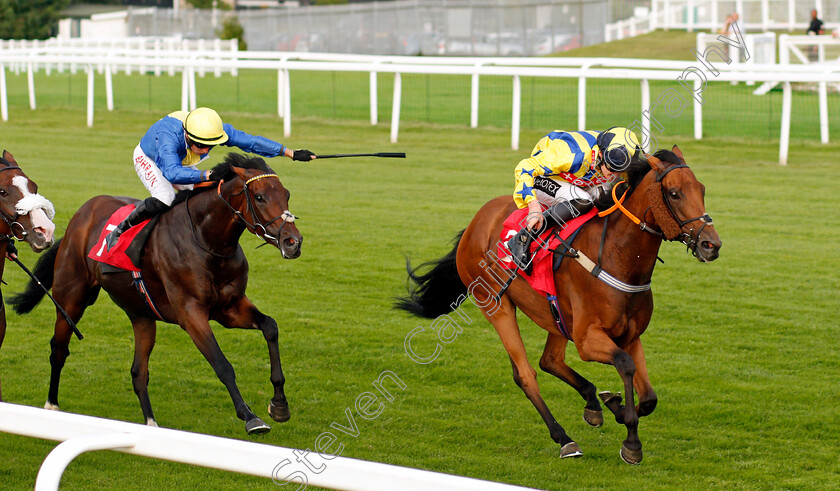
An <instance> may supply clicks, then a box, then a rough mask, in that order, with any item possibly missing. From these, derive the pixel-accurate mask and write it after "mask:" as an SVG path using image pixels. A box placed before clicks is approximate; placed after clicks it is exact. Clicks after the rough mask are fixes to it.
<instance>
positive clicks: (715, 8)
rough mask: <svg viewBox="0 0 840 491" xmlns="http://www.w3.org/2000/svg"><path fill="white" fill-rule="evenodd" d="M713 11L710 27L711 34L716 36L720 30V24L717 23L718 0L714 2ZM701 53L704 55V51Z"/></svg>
mask: <svg viewBox="0 0 840 491" xmlns="http://www.w3.org/2000/svg"><path fill="white" fill-rule="evenodd" d="M711 11H712V12H711V14H710V19H709V25H710V32H711V33H713V34H714V33H716V32H717V29H718V27H717V26H718V23H717V20H718V0H712V8H711ZM701 53H702V51H701Z"/></svg>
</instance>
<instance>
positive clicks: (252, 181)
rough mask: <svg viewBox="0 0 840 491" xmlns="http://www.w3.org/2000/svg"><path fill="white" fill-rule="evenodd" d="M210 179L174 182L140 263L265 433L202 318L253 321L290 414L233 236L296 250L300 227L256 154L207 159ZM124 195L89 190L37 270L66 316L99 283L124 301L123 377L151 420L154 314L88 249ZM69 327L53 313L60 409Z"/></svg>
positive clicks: (284, 412)
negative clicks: (128, 350)
mask: <svg viewBox="0 0 840 491" xmlns="http://www.w3.org/2000/svg"><path fill="white" fill-rule="evenodd" d="M217 176H218V179H219V180H220V181H219V183H218V185H217V186H212V187H208V188H201V189H196V190H193V191H191V192H186V191H182V192H181V193H179V194H178V196H177V197H176V200H175V202H174V203H173V207H172V209H171V210H170V211H168V212H166V213H164V214H163V215H162V216H161V217H160V220H159V222H158V223H157V225H156V226H155V227H154V229H152V231H151V233H150V235H149V238H148V241H147V243H146V246H145V250H144V253H143V256H142V259H141V264H139V265H138V266H139V267H140V268H141V270H142V276H143V279H144V281H145V284H146V289H147V291H148V293H149V295H150V297H151V299H152V300H153V303H154V305H155V306H156V307H157V310H158V312H159V313H160V314H161V316H162V318H163V320H164V321H165V322H168V323H172V324H178V325H180V326H181V328H182V329H184V330H185V331H186V332H187V334H189V335H190V338H192V340H193V342H194V343H195V345H196V347H198V349H199V351H201V354H203V355H204V357H205V358H206V359H207V361H208V362H209V363H210V365H212V367H213V369H214V370H215V371H216V375H218V377H219V379H220V380H221V381H222V383H223V384H224V385H225V387H226V388H227V390H228V392H229V393H230V396H231V398H232V399H233V405H234V407H235V408H236V415H237V416H239V418H240V419H242V420H243V421H245V423H246V424H245V429H246V431H247V432H248V433H265V432H267V431H269V430H270V427H269V426H268V425H266V424H265V422H263V420H261V419H260V418H258V417H257V416H256V415H255V414H254V413H253V412H251V409H250V408H249V407H248V405H247V404H245V401H243V399H242V396H241V395H240V393H239V388H238V387H237V386H236V381H235V377H234V372H233V367H232V366H231V364H230V363H229V362H228V360H227V359H226V358H225V355H224V354H223V353H222V351H221V349H220V348H219V345H218V343H217V342H216V338H215V337H214V336H213V331H212V330H211V329H210V324H209V322H208V320H209V319H213V320H215V321H217V322H218V323H219V324H221V325H222V326H224V327H226V328H239V329H259V330H260V331H262V333H263V336H264V337H265V340H266V342H267V343H268V354H269V360H270V362H271V383H272V384H273V385H274V396H273V397H272V399H271V402H270V404H269V406H268V411H269V414H270V415H271V417H272V418H274V420H276V421H286V420H288V419H289V406H288V403H287V402H286V395H285V394H284V392H283V384H284V383H285V379H284V377H283V371H282V369H281V366H280V354H279V349H278V345H277V334H278V331H277V323H276V322H275V321H274V319H272V318H271V317H268V316H267V315H265V314H263V313H262V312H260V311H259V310H258V309H257V307H255V306H254V304H253V303H251V300H249V299H248V297H247V296H246V295H245V286H246V284H247V282H248V262H247V261H246V259H245V254H244V253H243V252H242V248H241V247H240V246H239V238H240V236H241V235H242V233H243V232H244V231H245V230H248V231H249V232H252V233H254V234H256V235H258V236H259V237H260V238H262V239H264V240H265V241H266V242H267V243H269V244H271V245H273V246H275V247H277V248H278V249H280V251H281V252H282V254H283V257H285V258H296V257H298V256H299V255H300V246H301V240H302V238H301V236H300V233H299V232H298V230H297V227H296V226H295V224H294V215H292V214H291V213H289V191H288V190H286V188H285V187H283V184H282V183H281V182H280V179H279V178H278V177H277V175H276V174H275V173H274V172H273V171H272V170H271V169H270V168H269V167H268V166H267V165H266V164H265V162H264V161H263V160H262V159H260V158H252V159H247V158H246V157H244V156H242V155H236V154H230V155H228V157H227V159H226V160H225V161H224V162H223V163H221V164H219V165H218V166H216V167H215V168H214V169H213V177H217ZM136 202H137V200H134V199H131V198H117V197H112V196H97V197H95V198H93V199H91V200H90V201H88V202H87V203H85V204H84V205H83V206H82V207H81V208H80V209H79V211H78V212H76V214H75V216H73V218H72V219H71V220H70V224H69V225H68V226H67V233H66V235H65V236H64V238H63V239H61V240H60V241H58V243H56V245H55V246H53V248H52V249H50V250H49V252H47V253H46V254H45V255H44V256H43V257H42V258H41V259H40V260H39V261H38V263H37V265H36V267H35V274H36V276H38V277H39V278H40V279H41V281H42V282H43V283H44V284H45V285H47V286H48V287H49V286H50V285H52V287H53V296H54V297H55V299H56V301H57V302H58V303H59V304H60V305H62V306H63V307H64V308H65V310H67V313H68V314H69V315H70V317H71V318H72V319H73V321H75V322H78V321H79V319H80V318H81V317H82V313H83V312H84V310H85V308H87V306H88V305H91V304H92V303H93V302H94V301H95V300H96V297H97V295H98V293H99V290H100V288H104V289H105V291H106V292H108V294H109V295H110V296H111V298H112V299H113V300H114V302H115V303H116V304H117V305H118V306H119V307H120V308H122V309H123V310H124V311H125V313H126V314H127V315H128V318H129V319H130V320H131V324H132V326H133V327H134V363H133V364H132V366H131V377H132V381H133V384H134V392H135V393H136V394H137V397H138V398H139V399H140V406H141V408H142V409H143V416H144V417H145V420H146V424H148V425H152V426H157V423H156V422H155V417H154V413H153V412H152V405H151V403H150V401H149V392H148V383H149V355H150V353H151V352H152V347H153V346H154V344H155V333H156V330H157V322H156V320H157V317H156V315H155V313H154V312H153V310H152V309H151V308H150V306H149V305H148V303H147V302H146V301H145V300H144V296H143V295H141V294H140V292H139V291H138V288H136V287H135V285H134V284H133V281H132V276H131V274H130V273H127V272H117V273H103V265H102V264H101V263H99V262H96V261H93V260H92V259H90V258H88V252H89V251H90V250H91V248H93V247H94V246H99V245H101V244H99V237H100V233H101V231H102V228H103V226H104V225H105V222H106V221H107V219H108V217H109V216H110V215H111V214H112V213H113V212H114V211H115V210H117V209H118V208H120V207H121V206H124V205H126V204H128V203H136ZM43 295H44V292H43V290H40V289H39V288H38V287H37V285H35V284H34V283H33V282H30V283H29V285H28V286H27V289H26V291H25V292H24V293H22V294H20V295H18V296H16V297H15V298H14V299H12V301H11V302H10V303H12V304H13V305H14V308H15V311H16V312H19V313H26V312H29V311H31V310H32V309H33V308H34V307H35V305H36V304H37V303H38V302H39V301H40V300H41V298H42V297H43ZM70 335H71V330H70V326H69V325H68V323H67V321H66V320H65V319H64V317H63V316H61V315H57V316H56V321H55V335H54V336H53V338H52V340H51V341H50V346H51V347H52V352H51V354H50V364H51V366H52V374H51V377H50V390H49V395H48V397H47V403H46V407H47V408H48V409H58V385H59V378H60V376H61V369H62V367H63V366H64V362H65V360H66V359H67V356H68V354H69V352H70V351H69V343H70Z"/></svg>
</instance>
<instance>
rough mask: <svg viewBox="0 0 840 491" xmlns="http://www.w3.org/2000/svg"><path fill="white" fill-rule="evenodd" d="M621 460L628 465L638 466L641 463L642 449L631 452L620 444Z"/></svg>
mask: <svg viewBox="0 0 840 491" xmlns="http://www.w3.org/2000/svg"><path fill="white" fill-rule="evenodd" d="M619 454H621V459H622V460H623V461H625V462H627V463H628V464H630V465H639V464H640V463H641V462H642V449H641V448H640V449H638V450H631V449H629V448H627V445H625V444H623V443H622V444H621V451H620V452H619Z"/></svg>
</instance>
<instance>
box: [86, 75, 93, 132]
mask: <svg viewBox="0 0 840 491" xmlns="http://www.w3.org/2000/svg"><path fill="white" fill-rule="evenodd" d="M93 76H94V68H93V65H88V66H87V126H88V128H92V127H93Z"/></svg>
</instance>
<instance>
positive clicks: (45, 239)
mask: <svg viewBox="0 0 840 491" xmlns="http://www.w3.org/2000/svg"><path fill="white" fill-rule="evenodd" d="M54 216H55V208H53V205H52V203H50V202H49V201H47V199H46V198H44V197H43V196H41V195H40V194H38V185H37V184H35V183H34V182H32V180H30V179H29V178H28V177H26V174H24V173H23V170H21V168H20V167H19V166H18V165H17V162H15V158H14V157H13V156H12V154H11V153H9V152H7V151H6V150H3V157H2V158H0V280H1V279H2V278H3V269H4V267H5V266H6V260H5V257H6V250H7V248H8V246H9V243H10V242H11V241H13V240H15V239H16V240H20V241H26V242H27V243H28V244H29V246H30V247H31V248H32V250H33V251H35V252H41V251H43V250H46V249H48V248H49V247H50V246H51V245H52V244H53V233H54V232H55V224H53V222H52V218H53V217H54ZM5 337H6V310H5V309H4V308H3V298H2V295H0V346H2V345H3V338H5ZM2 400H3V393H2V390H0V401H2Z"/></svg>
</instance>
